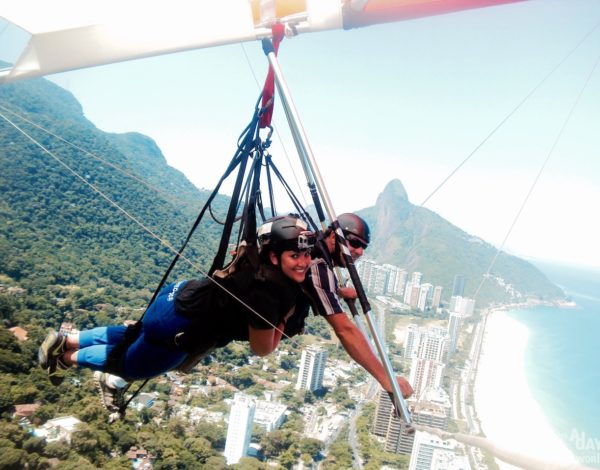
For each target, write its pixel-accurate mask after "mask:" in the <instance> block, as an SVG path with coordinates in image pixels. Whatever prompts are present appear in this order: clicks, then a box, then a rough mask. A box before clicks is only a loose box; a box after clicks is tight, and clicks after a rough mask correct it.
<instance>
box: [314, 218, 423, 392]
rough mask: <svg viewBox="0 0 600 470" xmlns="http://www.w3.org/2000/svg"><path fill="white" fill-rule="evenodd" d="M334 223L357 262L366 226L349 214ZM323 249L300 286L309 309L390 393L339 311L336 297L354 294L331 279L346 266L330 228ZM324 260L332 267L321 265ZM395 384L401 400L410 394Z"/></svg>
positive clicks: (368, 237) (365, 239)
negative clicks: (337, 270)
mask: <svg viewBox="0 0 600 470" xmlns="http://www.w3.org/2000/svg"><path fill="white" fill-rule="evenodd" d="M338 223H339V224H340V227H341V229H342V232H343V233H344V237H345V238H346V240H347V242H348V248H349V250H350V255H351V257H352V259H353V260H357V259H358V258H360V257H361V256H362V255H363V254H364V251H365V250H366V249H367V246H368V245H369V242H370V241H371V234H370V229H369V226H368V224H367V223H366V222H365V221H364V220H363V219H362V218H361V217H359V216H357V215H356V214H351V213H345V214H341V215H340V216H339V217H338ZM324 245H325V247H326V249H327V251H328V253H321V254H320V255H321V257H319V253H318V252H317V253H316V255H317V257H316V258H315V259H314V260H313V263H312V264H311V267H310V269H309V272H308V275H307V277H306V280H305V281H304V283H303V287H304V288H305V290H306V292H307V294H308V295H309V296H310V297H311V299H312V300H313V308H315V309H316V310H317V311H316V312H315V314H317V313H318V314H319V315H322V316H323V317H325V319H326V320H327V322H328V323H329V324H330V325H331V327H332V328H333V330H334V332H335V334H336V336H337V337H338V339H339V340H340V342H341V343H342V346H343V347H344V349H345V350H346V352H347V353H348V355H349V356H350V357H351V358H352V359H354V361H355V362H356V363H357V364H359V365H360V366H361V367H363V368H364V369H365V370H366V371H367V372H369V374H371V375H372V376H373V377H374V378H375V379H376V380H377V381H378V382H379V383H380V384H381V386H382V387H383V388H384V390H386V391H388V392H392V385H391V384H390V381H389V379H388V376H387V374H386V372H385V368H384V366H383V364H382V363H381V361H380V360H379V359H378V358H377V357H376V356H375V354H374V353H373V350H372V349H371V346H370V344H369V342H368V340H367V338H365V336H364V335H363V334H362V332H361V331H360V330H359V329H358V327H357V326H356V325H355V324H354V323H353V322H352V320H351V319H350V318H349V317H348V315H347V314H346V313H345V312H344V309H343V308H342V305H341V300H340V297H343V298H345V299H356V291H355V290H354V288H352V287H342V288H340V287H339V285H338V282H337V280H336V278H335V276H334V273H333V266H340V267H344V266H345V264H346V263H345V260H344V257H343V255H342V251H341V248H340V246H339V243H337V240H336V234H335V231H334V230H333V227H331V226H330V227H329V229H328V230H327V231H325V233H324ZM327 258H328V259H330V261H331V263H332V264H333V266H332V265H331V264H329V263H328V262H327V261H325V259H327ZM397 380H398V385H399V386H400V391H401V392H402V395H403V396H404V397H405V398H408V397H409V396H410V395H412V393H413V390H412V387H411V386H410V384H409V383H408V381H407V380H406V379H404V378H402V377H397Z"/></svg>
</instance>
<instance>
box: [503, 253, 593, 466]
mask: <svg viewBox="0 0 600 470" xmlns="http://www.w3.org/2000/svg"><path fill="white" fill-rule="evenodd" d="M536 265H538V266H539V268H540V269H541V270H542V271H543V272H544V273H545V274H546V275H547V276H548V278H549V279H550V280H552V281H553V282H554V283H556V284H557V285H559V286H560V287H562V288H563V290H564V291H565V293H566V294H567V296H568V297H570V298H571V299H572V300H574V301H575V302H576V303H577V307H576V308H556V307H544V306H539V307H535V308H530V309H526V310H517V311H511V312H509V316H510V317H512V318H514V319H515V320H517V321H518V322H520V323H521V324H523V325H525V326H526V327H527V328H528V330H529V334H530V336H529V341H528V343H527V347H526V350H525V373H526V377H527V381H528V385H529V388H530V390H531V394H532V395H533V397H534V398H535V399H536V401H537V402H538V404H539V405H540V407H541V408H542V410H543V412H544V414H545V415H546V417H547V419H548V421H549V422H550V423H551V425H552V426H553V428H554V430H555V432H556V434H557V435H558V436H559V437H560V438H561V439H562V440H563V442H564V443H565V444H566V445H567V446H568V447H569V449H571V451H572V452H573V454H574V455H575V456H576V457H577V459H578V460H579V461H580V463H581V464H584V465H586V466H589V467H595V468H600V270H598V271H592V270H587V269H584V268H575V267H569V266H557V265H551V264H546V263H543V264H542V263H536Z"/></svg>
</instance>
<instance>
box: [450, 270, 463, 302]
mask: <svg viewBox="0 0 600 470" xmlns="http://www.w3.org/2000/svg"><path fill="white" fill-rule="evenodd" d="M465 284H466V279H465V277H464V276H460V275H456V276H454V284H453V285H452V295H453V296H455V295H459V296H461V297H462V296H463V295H465Z"/></svg>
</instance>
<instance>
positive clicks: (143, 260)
mask: <svg viewBox="0 0 600 470" xmlns="http://www.w3.org/2000/svg"><path fill="white" fill-rule="evenodd" d="M0 113H1V114H2V116H4V117H5V118H6V119H8V120H10V121H12V122H14V124H16V125H17V126H19V127H20V128H21V129H22V130H23V132H21V131H19V130H17V129H16V128H15V126H13V125H12V124H10V123H9V122H8V121H7V120H6V119H3V118H1V117H0V166H1V171H0V192H1V193H2V198H1V200H0V275H3V276H4V277H2V278H1V279H0V285H1V284H5V285H13V284H14V285H18V286H19V287H21V288H24V289H25V290H26V291H27V292H28V295H29V296H30V297H28V298H36V299H37V300H36V302H30V303H32V304H34V305H32V306H30V310H33V311H34V312H38V313H43V312H44V311H47V310H48V309H49V310H51V311H53V312H54V313H55V315H58V312H59V311H62V313H64V312H66V311H68V310H69V311H70V310H73V309H77V308H79V309H89V308H90V306H92V305H94V303H98V304H106V303H108V304H110V305H113V306H118V305H123V304H127V303H129V304H131V303H132V299H135V301H134V302H133V304H136V305H138V306H139V307H143V306H144V305H145V302H146V301H147V300H148V298H149V295H150V293H151V292H152V291H153V290H154V288H155V287H156V285H157V284H158V281H159V280H160V278H161V276H162V274H163V272H164V271H165V270H166V269H167V267H168V265H169V263H170V261H171V259H172V258H173V253H172V251H170V250H168V249H166V248H165V247H164V246H162V245H161V243H160V242H159V239H160V240H166V241H168V242H169V243H170V244H171V245H172V246H174V247H176V248H179V247H180V246H181V244H182V242H183V240H184V238H185V236H186V235H187V233H188V231H189V229H190V227H191V223H192V221H193V219H194V218H195V216H196V215H197V212H198V210H199V209H200V208H201V207H202V204H203V203H204V201H205V200H206V198H207V196H208V193H207V192H204V191H199V190H198V189H197V188H196V187H195V186H193V184H192V183H190V182H189V181H188V180H187V179H186V178H185V177H184V175H183V174H182V173H181V172H179V171H177V170H175V169H174V168H171V167H170V166H168V164H167V162H166V160H165V158H164V156H163V155H162V153H161V151H160V149H159V148H158V146H157V145H156V143H155V142H154V141H153V140H152V139H150V138H149V137H146V136H143V135H141V134H136V133H127V134H111V133H106V132H103V131H101V130H99V129H98V128H96V127H95V126H94V125H93V124H92V123H91V122H90V121H88V120H87V119H86V118H85V117H84V115H83V111H82V108H81V105H80V104H79V103H78V102H77V100H76V99H75V98H74V97H73V96H72V95H71V94H70V93H69V92H67V91H65V90H63V89H62V88H60V87H58V86H56V85H54V84H53V83H51V82H49V81H47V80H45V79H34V80H27V81H23V82H19V83H16V84H5V85H2V86H1V87H0ZM26 120H30V121H31V122H32V123H36V124H37V126H36V125H33V124H31V123H30V122H27V121H26ZM41 128H43V129H45V130H42V129H41ZM26 134H27V135H29V136H31V138H32V139H35V140H36V141H37V142H39V144H40V145H42V146H43V147H44V148H45V149H46V150H43V149H42V148H40V146H39V145H38V144H36V143H34V142H33V140H32V139H30V138H28V137H27V135H26ZM57 136H60V138H59V137H57ZM227 163H228V162H223V169H225V167H226V165H227ZM86 182H87V183H90V184H91V185H93V187H92V186H90V185H88V184H86ZM108 200H110V201H112V203H110V202H109V201H108ZM228 201H229V198H227V197H223V196H221V197H218V198H217V200H216V201H215V203H214V204H213V206H214V208H215V211H216V213H217V214H218V215H219V216H221V215H222V214H224V213H225V211H226V207H227V204H228ZM117 206H118V207H119V208H121V209H122V211H121V210H119V209H118V208H117ZM123 211H126V212H127V215H125V214H124V213H123ZM134 218H135V219H136V220H138V221H139V222H140V224H143V225H144V226H145V227H146V228H147V230H146V229H144V228H143V227H141V226H140V224H138V223H136V222H134V220H133V219H134ZM206 219H207V220H206V222H203V224H202V225H201V226H200V227H199V229H198V230H197V232H196V234H195V235H194V237H193V239H192V242H191V244H190V247H189V249H188V250H186V252H185V254H186V255H187V257H189V259H191V260H193V262H194V264H195V265H196V266H195V267H191V266H190V265H189V264H188V263H186V262H185V261H180V262H179V263H178V268H177V270H176V272H175V273H174V274H173V275H172V276H173V277H175V276H177V277H184V276H185V277H189V276H192V275H193V276H200V275H201V273H199V272H198V268H197V266H200V267H201V269H203V270H205V269H206V268H207V267H208V266H209V264H210V262H211V261H212V256H213V254H214V252H215V250H216V243H217V241H218V237H219V235H220V232H221V228H220V226H219V225H218V224H216V223H214V222H212V221H210V217H209V216H207V217H206ZM148 231H150V232H152V234H150V233H148ZM65 286H71V287H73V288H77V289H79V290H80V291H81V292H85V293H86V294H85V295H83V294H81V292H80V294H79V297H78V298H75V297H76V296H74V295H71V298H72V299H71V300H72V302H71V304H70V307H69V308H67V307H65V306H62V307H61V306H59V305H56V304H57V301H56V300H55V299H57V298H59V299H60V298H63V297H65V296H66V295H67V294H66V293H65V289H66V288H65ZM0 290H1V289H0ZM82 298H85V299H84V300H85V301H84V300H82ZM50 304H52V305H50ZM45 309H46V310H45ZM45 315H47V313H46V314H45ZM3 316H4V317H5V314H4V313H3ZM46 321H47V322H48V324H51V321H52V320H51V319H47V320H46Z"/></svg>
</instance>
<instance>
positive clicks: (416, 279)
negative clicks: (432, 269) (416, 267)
mask: <svg viewBox="0 0 600 470" xmlns="http://www.w3.org/2000/svg"><path fill="white" fill-rule="evenodd" d="M421 279H423V273H420V272H419V271H415V272H414V273H412V276H411V278H410V282H412V284H413V285H414V286H420V285H421Z"/></svg>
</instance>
